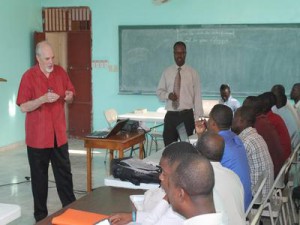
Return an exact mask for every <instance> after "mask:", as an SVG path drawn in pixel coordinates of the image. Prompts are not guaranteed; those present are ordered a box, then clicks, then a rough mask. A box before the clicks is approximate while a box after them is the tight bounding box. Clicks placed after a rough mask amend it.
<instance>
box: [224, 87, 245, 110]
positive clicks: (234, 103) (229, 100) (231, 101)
mask: <svg viewBox="0 0 300 225" xmlns="http://www.w3.org/2000/svg"><path fill="white" fill-rule="evenodd" d="M220 95H221V99H220V100H219V104H223V105H227V106H229V107H230V108H231V109H232V112H235V111H236V110H237V108H239V107H240V106H241V104H240V102H239V101H238V100H237V99H235V98H233V97H232V96H231V91H230V87H229V85H228V84H222V85H221V86H220Z"/></svg>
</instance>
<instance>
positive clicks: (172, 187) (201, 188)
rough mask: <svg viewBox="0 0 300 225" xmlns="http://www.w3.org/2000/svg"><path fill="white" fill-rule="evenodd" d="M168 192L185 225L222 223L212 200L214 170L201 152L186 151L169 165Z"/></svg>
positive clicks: (215, 224)
mask: <svg viewBox="0 0 300 225" xmlns="http://www.w3.org/2000/svg"><path fill="white" fill-rule="evenodd" d="M168 182H169V185H168V190H167V196H168V199H169V201H170V204H171V205H172V208H173V209H174V211H176V212H178V213H180V214H181V215H183V216H184V217H185V218H186V220H185V221H184V225H200V224H205V225H222V224H223V222H222V214H221V213H217V212H216V209H215V205H214V201H213V187H214V171H213V168H212V166H211V164H210V163H209V161H208V160H207V159H206V158H205V157H204V156H201V155H200V154H187V155H186V157H184V158H182V159H179V160H178V163H174V165H173V166H172V167H171V171H170V176H169V180H168Z"/></svg>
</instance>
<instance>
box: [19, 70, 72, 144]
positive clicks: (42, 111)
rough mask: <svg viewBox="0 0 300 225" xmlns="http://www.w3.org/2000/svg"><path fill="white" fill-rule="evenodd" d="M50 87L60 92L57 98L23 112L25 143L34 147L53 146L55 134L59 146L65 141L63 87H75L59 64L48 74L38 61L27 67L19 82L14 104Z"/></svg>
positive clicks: (29, 99) (44, 91)
mask: <svg viewBox="0 0 300 225" xmlns="http://www.w3.org/2000/svg"><path fill="white" fill-rule="evenodd" d="M49 89H51V90H52V91H53V92H54V93H56V94H58V95H60V98H59V99H58V100H57V101H56V102H54V103H45V104H43V105H41V106H40V107H39V108H37V109H36V110H34V111H31V112H27V113H26V122H25V130H26V144H27V145H28V146H30V147H33V148H52V147H54V134H55V135H56V141H57V145H58V146H61V145H63V144H65V143H67V135H66V119H65V112H64V103H65V101H64V97H65V91H66V90H69V91H72V92H73V93H74V94H75V89H74V86H73V85H72V83H71V81H70V78H69V76H68V75H67V73H66V72H65V71H64V69H63V68H62V67H60V66H56V65H55V66H54V69H53V71H52V72H51V73H50V75H49V78H47V77H46V76H45V75H44V73H43V72H42V71H41V70H40V68H39V66H38V65H35V66H34V67H32V68H30V69H29V70H27V71H26V72H25V73H24V75H23V77H22V80H21V83H20V87H19V92H18V97H17V105H18V106H20V105H21V104H23V103H25V102H28V101H31V100H34V99H37V98H39V97H41V96H42V95H44V94H45V93H47V92H48V90H49Z"/></svg>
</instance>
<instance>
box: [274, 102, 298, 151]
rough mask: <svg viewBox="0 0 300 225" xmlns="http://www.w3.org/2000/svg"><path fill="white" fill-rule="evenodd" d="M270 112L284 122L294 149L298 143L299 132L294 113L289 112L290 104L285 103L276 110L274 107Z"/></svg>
mask: <svg viewBox="0 0 300 225" xmlns="http://www.w3.org/2000/svg"><path fill="white" fill-rule="evenodd" d="M272 111H273V112H274V113H276V114H278V115H279V116H281V118H282V119H283V120H284V122H285V125H286V127H287V129H288V131H289V135H290V138H291V140H292V147H296V146H297V145H298V144H299V143H300V131H299V127H298V122H299V121H297V119H296V117H295V115H294V113H293V112H292V111H291V107H290V104H289V103H287V104H286V105H285V106H283V107H281V108H280V109H278V108H277V107H276V105H274V106H273V107H272Z"/></svg>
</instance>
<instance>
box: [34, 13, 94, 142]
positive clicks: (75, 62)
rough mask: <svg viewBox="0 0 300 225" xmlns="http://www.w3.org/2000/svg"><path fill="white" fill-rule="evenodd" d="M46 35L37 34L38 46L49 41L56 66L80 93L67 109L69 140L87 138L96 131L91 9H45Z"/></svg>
mask: <svg viewBox="0 0 300 225" xmlns="http://www.w3.org/2000/svg"><path fill="white" fill-rule="evenodd" d="M43 21H44V23H43V29H44V32H42V33H39V32H36V33H35V36H34V40H35V43H38V42H39V41H42V40H47V41H48V42H49V43H50V44H51V45H52V47H53V51H54V54H55V64H57V65H60V66H62V67H63V68H64V69H65V70H66V71H67V73H68V75H69V77H70V79H71V82H72V83H73V85H74V87H75V91H76V95H75V97H74V101H73V103H72V104H68V105H66V108H65V109H66V120H67V132H68V136H69V137H72V138H83V137H85V136H86V135H87V134H89V133H91V130H92V67H91V65H92V63H91V62H92V57H91V55H92V37H91V23H90V21H91V12H90V10H89V8H88V7H75V8H69V7H68V8H43Z"/></svg>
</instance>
